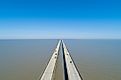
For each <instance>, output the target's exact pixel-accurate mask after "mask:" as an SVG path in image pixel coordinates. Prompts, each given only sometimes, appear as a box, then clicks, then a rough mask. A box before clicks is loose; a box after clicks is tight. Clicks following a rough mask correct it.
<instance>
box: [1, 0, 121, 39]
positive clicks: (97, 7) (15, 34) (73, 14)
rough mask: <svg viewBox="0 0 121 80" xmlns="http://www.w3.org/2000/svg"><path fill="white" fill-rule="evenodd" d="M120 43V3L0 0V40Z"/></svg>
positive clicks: (109, 0)
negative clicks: (54, 39) (82, 40)
mask: <svg viewBox="0 0 121 80" xmlns="http://www.w3.org/2000/svg"><path fill="white" fill-rule="evenodd" d="M24 38H25V39H28V38H32V39H33V38H35V39H42V38H76V39H121V1H120V0H3V1H2V0H1V1H0V39H24Z"/></svg>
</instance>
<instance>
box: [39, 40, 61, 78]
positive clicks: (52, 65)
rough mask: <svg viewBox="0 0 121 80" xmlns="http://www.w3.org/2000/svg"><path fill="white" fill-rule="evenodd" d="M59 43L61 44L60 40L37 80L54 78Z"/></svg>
mask: <svg viewBox="0 0 121 80" xmlns="http://www.w3.org/2000/svg"><path fill="white" fill-rule="evenodd" d="M60 44H61V41H59V42H58V44H57V47H56V49H55V51H54V53H53V54H52V56H51V58H50V60H49V63H48V65H47V67H46V69H45V71H44V73H43V75H42V77H41V78H40V79H39V80H52V79H53V78H54V76H53V74H54V71H55V66H56V62H57V59H58V55H59V47H60Z"/></svg>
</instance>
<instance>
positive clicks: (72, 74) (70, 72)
mask: <svg viewBox="0 0 121 80" xmlns="http://www.w3.org/2000/svg"><path fill="white" fill-rule="evenodd" d="M62 45H63V46H62V47H63V55H64V58H65V63H66V64H65V65H66V68H67V77H68V80H83V79H82V77H81V75H80V73H79V72H78V70H77V68H76V65H75V63H74V61H73V59H72V57H71V55H70V53H69V51H68V50H67V48H66V45H65V44H64V42H63V41H62ZM66 79H67V78H66Z"/></svg>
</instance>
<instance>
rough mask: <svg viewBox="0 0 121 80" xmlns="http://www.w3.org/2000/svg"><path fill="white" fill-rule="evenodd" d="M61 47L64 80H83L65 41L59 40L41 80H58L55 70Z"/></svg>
mask: <svg viewBox="0 0 121 80" xmlns="http://www.w3.org/2000/svg"><path fill="white" fill-rule="evenodd" d="M60 47H62V52H63V70H64V80H83V79H82V76H81V75H80V73H79V71H78V69H77V67H76V65H75V63H74V60H73V59H72V57H71V55H70V53H69V51H68V49H67V47H66V45H65V43H64V42H63V40H59V42H58V44H57V46H56V48H55V50H54V52H53V54H52V56H51V58H50V60H49V61H48V64H47V66H46V68H45V70H44V72H43V74H42V75H41V77H40V78H39V80H56V79H55V70H56V64H57V59H58V56H59V50H60Z"/></svg>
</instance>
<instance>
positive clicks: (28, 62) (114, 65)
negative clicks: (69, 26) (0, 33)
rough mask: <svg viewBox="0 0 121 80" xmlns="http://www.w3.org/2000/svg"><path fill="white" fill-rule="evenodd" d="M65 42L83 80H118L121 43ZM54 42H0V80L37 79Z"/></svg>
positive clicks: (102, 41) (111, 41)
mask: <svg viewBox="0 0 121 80" xmlns="http://www.w3.org/2000/svg"><path fill="white" fill-rule="evenodd" d="M64 41H65V43H66V45H67V48H68V49H69V51H70V53H71V55H72V57H73V59H74V61H75V63H76V64H77V67H78V69H79V71H80V72H81V74H82V76H83V78H84V80H121V76H120V75H121V40H64ZM57 42H58V41H57V40H44V39H43V40H0V80H37V78H38V77H39V75H41V74H42V72H43V70H44V68H45V66H46V64H47V61H48V59H49V58H50V55H51V54H52V52H53V49H54V48H55V47H56V44H57ZM60 53H61V52H60ZM60 57H61V56H60ZM60 60H61V58H60ZM58 62H60V63H58V65H62V64H61V61H58ZM58 69H59V70H60V69H62V68H61V67H59V68H58ZM59 70H57V71H58V72H57V73H58V74H57V77H59V76H58V75H61V77H62V74H61V73H62V71H60V72H61V73H59Z"/></svg>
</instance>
